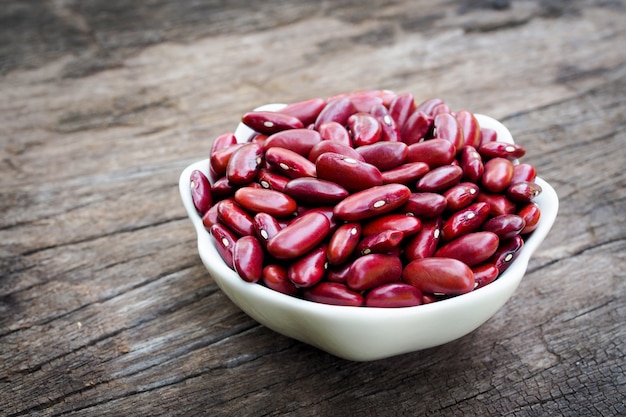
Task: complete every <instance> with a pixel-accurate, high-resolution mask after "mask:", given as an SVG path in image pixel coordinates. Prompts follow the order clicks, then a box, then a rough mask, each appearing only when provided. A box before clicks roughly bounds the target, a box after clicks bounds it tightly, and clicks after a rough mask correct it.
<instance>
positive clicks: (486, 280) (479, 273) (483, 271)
mask: <svg viewBox="0 0 626 417" xmlns="http://www.w3.org/2000/svg"><path fill="white" fill-rule="evenodd" d="M472 272H473V273H474V281H475V282H476V289H477V288H482V287H484V286H485V285H487V284H491V283H492V282H493V281H495V280H496V278H498V274H499V273H500V271H498V267H496V266H495V265H494V264H490V263H482V264H480V265H476V266H474V267H472Z"/></svg>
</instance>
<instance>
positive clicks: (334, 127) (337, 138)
mask: <svg viewBox="0 0 626 417" xmlns="http://www.w3.org/2000/svg"><path fill="white" fill-rule="evenodd" d="M319 133H320V136H321V138H322V140H323V141H329V142H337V143H340V144H342V145H345V146H348V147H352V138H351V137H350V132H348V129H346V128H345V127H344V125H342V124H341V123H338V122H334V121H332V120H331V121H329V122H326V123H323V124H322V125H321V126H320V127H319Z"/></svg>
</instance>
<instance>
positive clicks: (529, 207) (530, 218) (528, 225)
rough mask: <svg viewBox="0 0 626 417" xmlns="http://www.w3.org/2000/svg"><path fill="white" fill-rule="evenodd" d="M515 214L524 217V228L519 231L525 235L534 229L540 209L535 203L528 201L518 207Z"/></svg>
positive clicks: (539, 215) (539, 216)
mask: <svg viewBox="0 0 626 417" xmlns="http://www.w3.org/2000/svg"><path fill="white" fill-rule="evenodd" d="M517 214H518V215H519V216H520V217H521V218H522V219H524V228H523V229H522V231H521V232H520V234H521V235H527V234H528V233H530V232H532V231H534V230H535V229H536V228H537V226H538V225H539V219H540V218H541V209H540V208H539V206H538V205H537V203H534V202H532V203H528V204H526V205H525V206H523V207H522V208H520V209H519V211H518V212H517Z"/></svg>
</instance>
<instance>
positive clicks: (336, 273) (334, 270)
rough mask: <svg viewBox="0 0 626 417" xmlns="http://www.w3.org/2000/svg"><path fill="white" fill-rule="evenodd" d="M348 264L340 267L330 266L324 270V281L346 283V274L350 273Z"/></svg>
mask: <svg viewBox="0 0 626 417" xmlns="http://www.w3.org/2000/svg"><path fill="white" fill-rule="evenodd" d="M351 266H352V265H351V264H350V263H343V264H341V265H330V266H329V267H328V270H326V279H327V280H328V281H330V282H340V283H342V284H345V283H346V280H347V279H348V273H349V272H350V267H351Z"/></svg>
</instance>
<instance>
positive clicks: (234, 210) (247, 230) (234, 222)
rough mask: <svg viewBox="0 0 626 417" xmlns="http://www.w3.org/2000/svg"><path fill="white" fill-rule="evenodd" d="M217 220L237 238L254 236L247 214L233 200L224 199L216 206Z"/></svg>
mask: <svg viewBox="0 0 626 417" xmlns="http://www.w3.org/2000/svg"><path fill="white" fill-rule="evenodd" d="M216 206H217V218H218V219H219V221H220V222H222V224H224V225H225V226H227V227H228V228H229V229H230V230H231V231H233V232H234V233H235V234H236V235H237V236H246V235H252V234H254V222H253V220H252V216H250V215H249V214H248V212H247V211H245V210H244V209H243V208H241V206H239V204H237V203H236V202H235V201H234V200H233V199H230V198H228V199H225V200H222V201H220V202H219V203H217V204H216Z"/></svg>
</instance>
